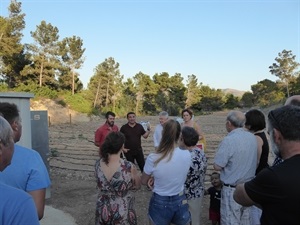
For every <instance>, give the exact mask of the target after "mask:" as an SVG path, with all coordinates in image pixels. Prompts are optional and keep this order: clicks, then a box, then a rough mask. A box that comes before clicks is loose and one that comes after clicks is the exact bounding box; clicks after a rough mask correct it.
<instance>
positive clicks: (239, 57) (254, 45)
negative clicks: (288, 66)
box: [0, 0, 300, 91]
mask: <svg viewBox="0 0 300 225" xmlns="http://www.w3.org/2000/svg"><path fill="white" fill-rule="evenodd" d="M19 1H20V0H19ZM20 2H22V12H23V13H25V14H26V16H25V22H26V28H25V29H24V31H23V33H24V37H23V40H22V42H23V43H33V39H32V38H31V35H30V31H35V30H36V26H38V25H40V23H41V21H42V20H45V21H46V22H47V23H51V24H52V26H56V27H57V28H58V29H59V36H60V39H63V38H65V37H72V36H73V35H75V36H78V37H80V38H81V39H82V40H83V47H84V48H86V50H85V53H84V57H85V62H84V64H83V66H82V68H81V69H80V70H78V71H77V72H79V74H80V80H81V81H82V82H83V84H84V87H87V84H88V82H89V80H90V78H91V77H92V76H93V75H94V69H95V68H96V67H97V66H98V65H99V64H100V63H102V62H104V61H105V59H106V58H109V57H113V58H114V59H115V61H116V62H118V63H119V64H120V67H119V69H120V73H121V74H122V75H124V81H125V80H127V78H130V77H133V76H134V75H135V74H137V73H138V72H140V71H141V72H143V73H144V74H147V75H149V76H150V77H152V76H153V75H154V74H156V73H158V74H160V73H162V72H168V73H169V75H170V76H173V75H174V74H175V73H180V74H181V75H182V77H183V78H184V83H186V80H187V77H188V75H192V74H194V75H196V77H197V79H198V83H200V82H201V83H202V84H203V85H208V86H209V87H211V88H215V89H225V88H232V89H237V90H241V91H251V85H253V84H257V82H259V81H262V80H264V79H269V80H272V81H276V80H277V79H278V78H277V77H276V76H275V75H272V74H271V73H270V72H269V66H271V65H272V64H273V63H275V62H276V61H275V58H276V57H278V53H280V52H282V51H283V50H284V49H285V50H291V51H292V53H293V54H294V55H296V61H297V62H300V0H278V1H277V0H272V1H271V0H23V1H20ZM9 3H10V0H0V15H1V16H5V17H6V16H8V9H7V7H8V6H9Z"/></svg>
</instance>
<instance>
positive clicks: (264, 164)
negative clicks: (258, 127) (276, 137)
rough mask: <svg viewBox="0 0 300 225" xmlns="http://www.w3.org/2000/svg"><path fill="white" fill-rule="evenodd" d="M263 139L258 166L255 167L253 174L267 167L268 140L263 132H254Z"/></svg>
mask: <svg viewBox="0 0 300 225" xmlns="http://www.w3.org/2000/svg"><path fill="white" fill-rule="evenodd" d="M255 135H257V136H259V137H260V138H261V139H262V140H263V145H262V151H261V156H260V160H259V164H258V167H257V169H256V172H255V175H256V174H258V173H259V172H260V171H261V170H262V169H264V168H266V167H269V164H268V156H269V142H268V139H267V136H266V134H265V132H264V131H263V132H260V133H256V134H255Z"/></svg>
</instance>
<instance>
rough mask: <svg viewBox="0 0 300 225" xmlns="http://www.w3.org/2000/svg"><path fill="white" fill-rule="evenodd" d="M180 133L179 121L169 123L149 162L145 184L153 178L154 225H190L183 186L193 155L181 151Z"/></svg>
mask: <svg viewBox="0 0 300 225" xmlns="http://www.w3.org/2000/svg"><path fill="white" fill-rule="evenodd" d="M180 130H181V127H180V124H179V123H178V122H177V121H175V120H169V121H167V122H166V123H165V125H164V129H163V132H162V139H161V142H160V144H159V146H158V148H157V150H156V152H155V153H151V154H149V156H148V157H147V159H146V164H145V167H144V172H143V174H142V184H144V185H147V184H148V181H149V179H150V178H151V176H152V177H153V179H154V185H153V190H152V191H153V194H152V197H151V200H150V203H149V210H148V216H149V219H150V222H151V224H152V225H169V224H170V223H172V224H175V225H186V224H189V223H190V212H189V209H188V204H187V200H186V196H185V194H184V182H185V180H186V176H187V173H188V171H189V168H190V165H191V154H190V153H189V151H184V149H180V148H179V147H178V140H179V139H180V141H179V142H180V143H181V142H182V140H181V138H180V133H181V132H180ZM180 143H179V144H180ZM180 146H181V145H180Z"/></svg>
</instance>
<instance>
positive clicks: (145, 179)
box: [141, 172, 151, 185]
mask: <svg viewBox="0 0 300 225" xmlns="http://www.w3.org/2000/svg"><path fill="white" fill-rule="evenodd" d="M150 178H151V175H148V174H145V173H144V172H143V174H142V177H141V179H142V184H143V185H147V184H148V181H149V179H150Z"/></svg>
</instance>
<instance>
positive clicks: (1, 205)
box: [0, 167, 40, 225]
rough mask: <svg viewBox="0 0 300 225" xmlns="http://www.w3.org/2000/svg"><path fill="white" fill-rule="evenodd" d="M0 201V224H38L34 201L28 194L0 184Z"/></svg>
mask: <svg viewBox="0 0 300 225" xmlns="http://www.w3.org/2000/svg"><path fill="white" fill-rule="evenodd" d="M7 168H8V167H7ZM4 171H5V170H4ZM0 173H2V172H0ZM0 199H1V200H0V224H3V225H17V224H20V225H39V224H40V223H39V219H38V215H37V210H36V207H35V204H34V201H33V199H32V197H31V196H30V195H29V194H28V193H26V192H24V191H22V190H20V189H17V188H14V187H11V186H8V185H6V184H2V183H0Z"/></svg>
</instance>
